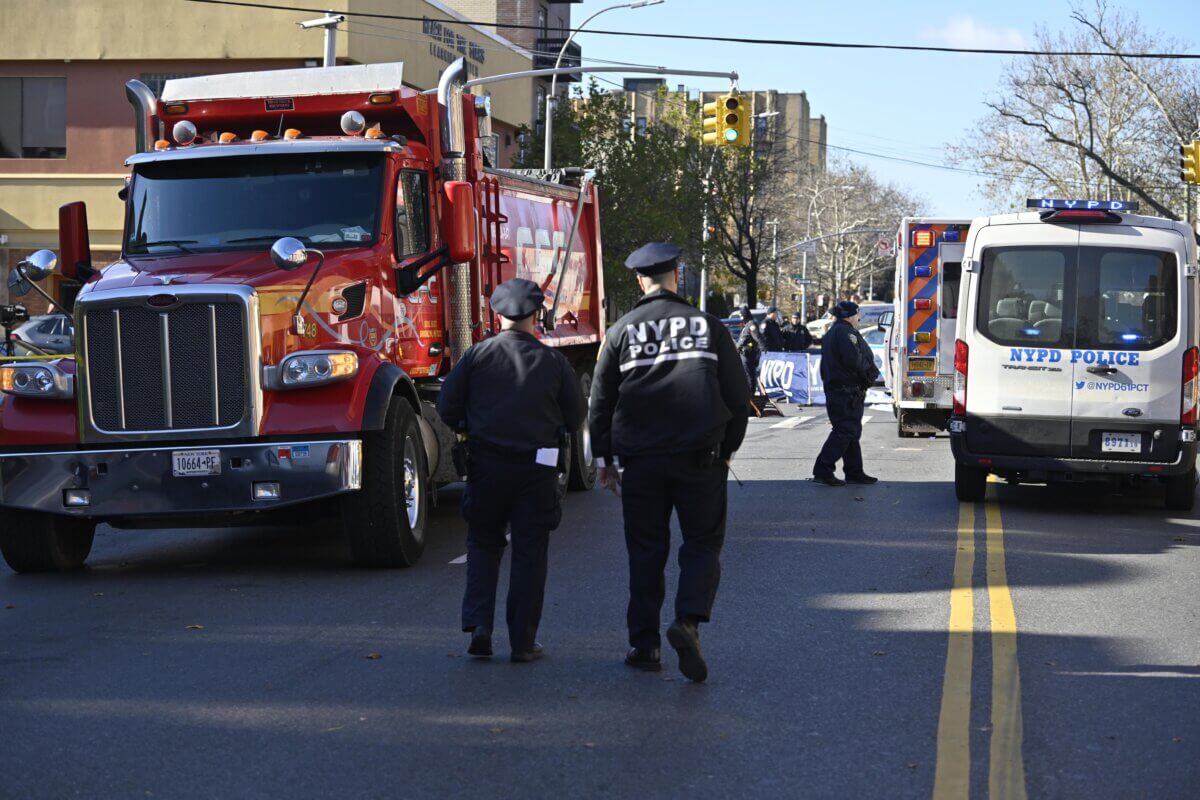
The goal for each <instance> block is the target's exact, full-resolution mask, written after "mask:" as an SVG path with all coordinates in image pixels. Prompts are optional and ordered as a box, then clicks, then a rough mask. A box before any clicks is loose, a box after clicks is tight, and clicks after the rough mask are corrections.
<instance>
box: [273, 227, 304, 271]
mask: <svg viewBox="0 0 1200 800" xmlns="http://www.w3.org/2000/svg"><path fill="white" fill-rule="evenodd" d="M271 260H272V261H273V262H275V266H277V267H279V268H280V269H281V270H284V271H285V272H291V271H292V270H294V269H300V268H301V267H303V266H304V265H305V264H307V263H308V250H306V249H305V247H304V242H302V241H300V240H299V239H296V238H293V237H291V236H284V237H283V238H282V239H276V240H275V244H273V245H271Z"/></svg>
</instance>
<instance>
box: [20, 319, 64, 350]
mask: <svg viewBox="0 0 1200 800" xmlns="http://www.w3.org/2000/svg"><path fill="white" fill-rule="evenodd" d="M13 336H14V337H15V338H17V339H20V340H21V341H23V342H28V343H29V344H32V345H34V346H36V347H38V348H40V349H42V350H45V351H47V352H49V353H73V352H75V324H74V322H73V321H72V320H71V318H70V317H68V316H67V315H66V314H43V315H41V316H37V317H30V318H29V321H28V322H25V323H22V325H21V326H20V327H19V328H16V329H15V330H13Z"/></svg>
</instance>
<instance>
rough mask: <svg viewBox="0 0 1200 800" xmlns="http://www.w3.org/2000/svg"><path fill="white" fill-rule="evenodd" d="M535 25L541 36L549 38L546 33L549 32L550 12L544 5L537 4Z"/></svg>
mask: <svg viewBox="0 0 1200 800" xmlns="http://www.w3.org/2000/svg"><path fill="white" fill-rule="evenodd" d="M537 26H538V30H539V31H540V32H541V35H542V38H543V39H547V38H549V37H548V36H547V34H548V33H549V32H550V12H548V11H547V10H546V7H545V6H538V16H537Z"/></svg>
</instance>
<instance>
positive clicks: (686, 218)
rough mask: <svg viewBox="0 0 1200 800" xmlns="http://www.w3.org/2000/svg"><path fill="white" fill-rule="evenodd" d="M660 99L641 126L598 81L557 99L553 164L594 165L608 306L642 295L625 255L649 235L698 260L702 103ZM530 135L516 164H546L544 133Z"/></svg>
mask: <svg viewBox="0 0 1200 800" xmlns="http://www.w3.org/2000/svg"><path fill="white" fill-rule="evenodd" d="M641 102H647V100H646V99H645V98H643V99H642V100H641ZM657 102H658V103H659V108H660V109H662V113H661V114H660V115H659V118H658V121H656V122H654V123H652V124H649V125H647V126H646V127H645V129H644V132H643V131H639V130H638V126H637V124H636V122H635V121H634V118H633V110H632V108H631V106H630V102H629V100H628V99H627V98H626V96H624V95H622V94H608V93H605V92H602V91H600V89H599V88H598V86H597V84H596V83H595V82H594V81H593V82H592V83H591V84H590V85H589V86H588V88H587V95H586V97H576V98H574V99H573V100H571V101H569V102H562V103H560V104H559V105H558V108H557V109H556V111H555V114H554V133H553V135H554V165H555V166H584V167H592V168H595V169H596V170H597V174H596V187H597V190H598V193H599V196H600V230H601V237H602V243H603V253H604V282H605V292H606V294H607V296H608V302H609V307H610V308H615V309H618V310H624V309H628V308H630V307H632V305H633V303H634V302H636V300H637V298H638V296H639V295H640V292H639V290H638V287H637V282H636V280H635V279H634V277H633V274H632V273H631V272H630V271H629V270H627V269H625V266H624V262H625V258H626V257H627V256H628V255H629V253H631V252H633V251H634V250H636V249H637V248H638V247H641V246H642V245H643V244H645V243H646V242H651V241H671V242H675V243H676V244H678V245H680V246H681V247H683V250H684V254H683V261H684V263H685V264H687V265H690V266H694V267H697V268H698V267H699V264H700V253H701V248H702V247H703V244H702V241H701V238H702V236H701V221H702V219H703V211H704V209H703V202H704V201H703V194H702V178H703V174H702V172H701V159H702V156H703V152H702V150H701V145H700V144H699V134H698V128H699V109H698V107H697V106H696V104H695V103H691V102H687V101H685V100H684V99H683V98H682V97H678V96H674V95H671V96H668V95H666V94H665V93H662V94H660V96H659V97H658V98H657ZM531 138H532V139H533V144H532V146H531V147H530V148H529V149H528V150H527V151H526V157H525V163H521V164H518V166H523V167H541V166H542V152H543V144H542V139H541V137H540V136H539V137H531Z"/></svg>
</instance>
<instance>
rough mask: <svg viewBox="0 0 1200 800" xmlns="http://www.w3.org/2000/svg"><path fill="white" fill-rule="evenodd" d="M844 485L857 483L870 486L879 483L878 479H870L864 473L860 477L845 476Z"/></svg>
mask: <svg viewBox="0 0 1200 800" xmlns="http://www.w3.org/2000/svg"><path fill="white" fill-rule="evenodd" d="M846 483H858V484H861V485H863V486H870V485H871V484H873V483H879V478H872V477H871V476H870V475H868V474H867V473H865V472H864V473H863V474H862V475H847V476H846Z"/></svg>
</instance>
